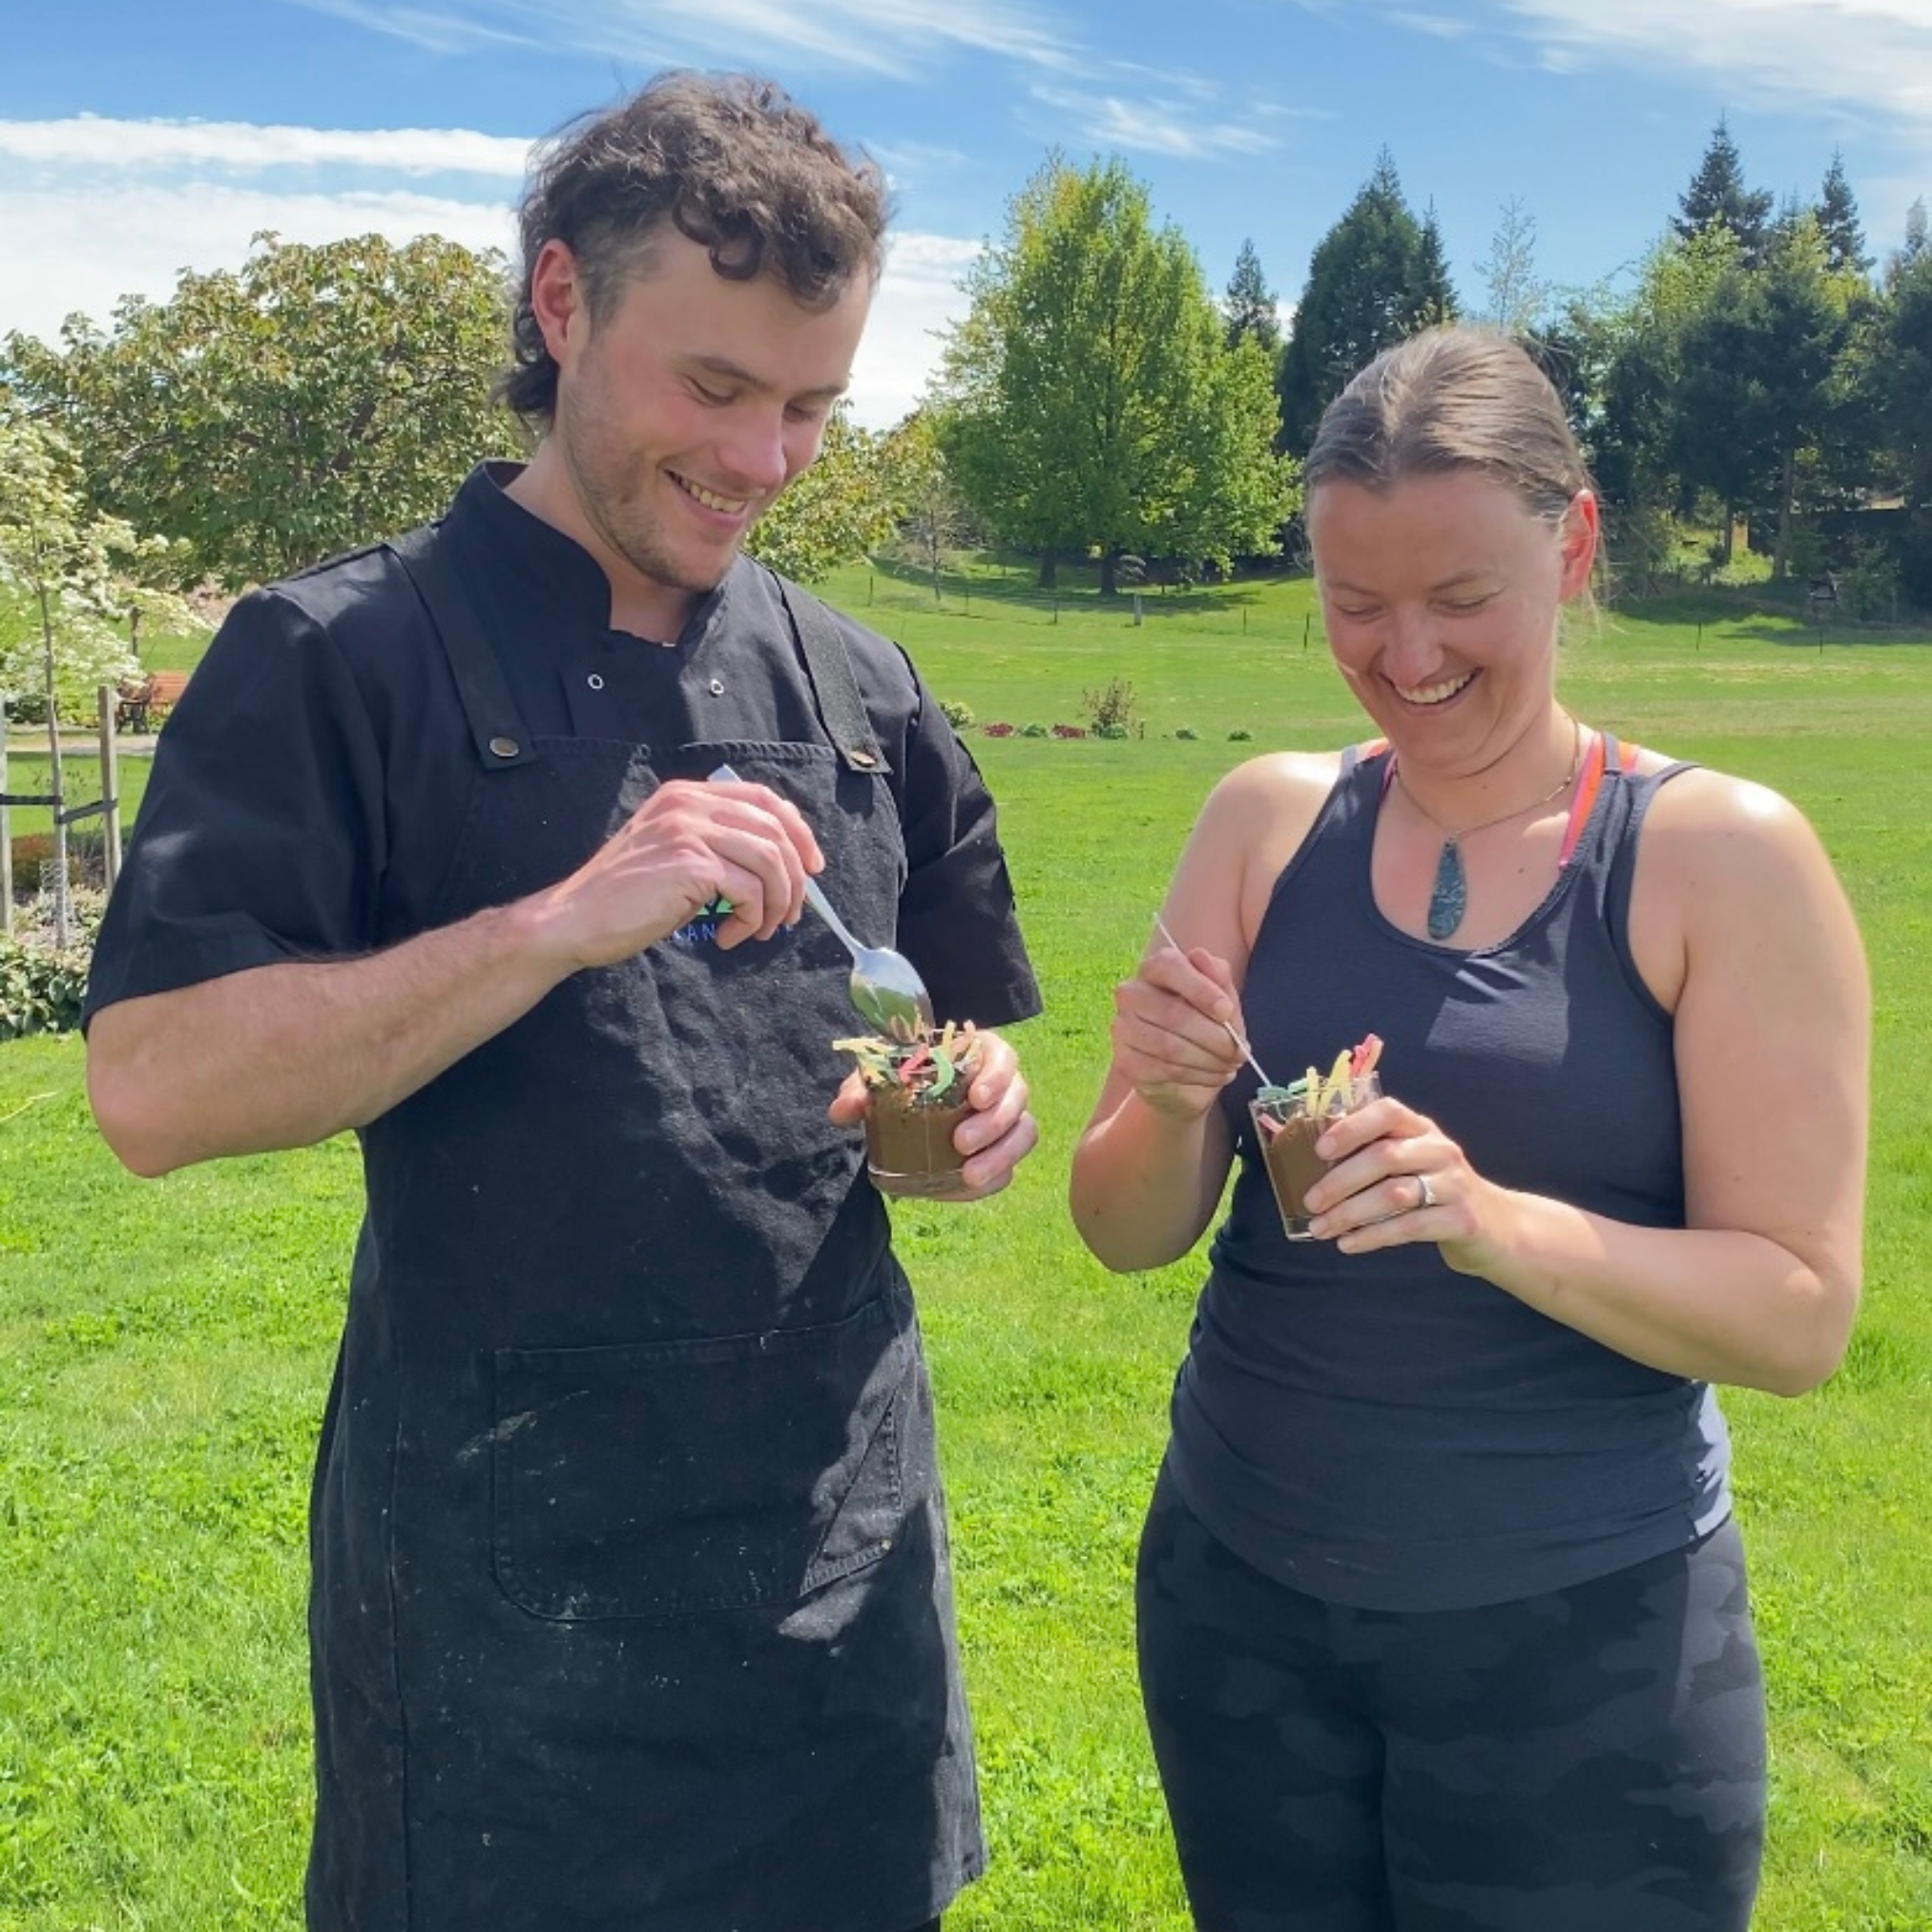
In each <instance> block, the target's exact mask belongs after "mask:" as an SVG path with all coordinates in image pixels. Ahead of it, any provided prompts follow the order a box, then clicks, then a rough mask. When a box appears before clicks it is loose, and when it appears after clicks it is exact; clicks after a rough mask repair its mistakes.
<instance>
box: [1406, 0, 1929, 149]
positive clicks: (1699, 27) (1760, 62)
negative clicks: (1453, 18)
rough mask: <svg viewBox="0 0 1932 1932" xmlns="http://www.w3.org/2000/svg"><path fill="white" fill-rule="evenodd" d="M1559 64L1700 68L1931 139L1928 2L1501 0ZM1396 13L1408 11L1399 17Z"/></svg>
mask: <svg viewBox="0 0 1932 1932" xmlns="http://www.w3.org/2000/svg"><path fill="white" fill-rule="evenodd" d="M1500 5H1501V12H1502V15H1503V16H1504V17H1506V19H1507V20H1509V21H1510V22H1512V23H1513V24H1514V26H1515V28H1516V29H1517V31H1520V32H1522V33H1524V34H1526V35H1527V36H1528V37H1529V38H1530V39H1531V40H1532V41H1533V42H1534V43H1535V44H1536V46H1537V47H1538V49H1539V51H1540V52H1541V55H1542V58H1543V61H1544V63H1545V65H1546V66H1549V67H1551V68H1555V69H1560V70H1563V71H1573V70H1575V69H1577V68H1580V67H1584V66H1588V65H1590V64H1592V63H1599V62H1613V63H1615V64H1617V65H1620V66H1625V67H1633V68H1640V69H1643V70H1646V71H1650V72H1665V73H1672V74H1673V75H1679V76H1681V75H1684V74H1686V73H1701V74H1704V75H1708V76H1710V77H1711V78H1713V79H1715V80H1717V81H1719V82H1721V83H1722V84H1723V86H1724V88H1725V90H1726V97H1727V98H1729V99H1731V100H1732V101H1734V102H1735V103H1737V104H1740V105H1742V104H1745V103H1748V102H1762V103H1765V104H1767V105H1774V106H1777V107H1782V108H1792V107H1811V108H1814V109H1823V110H1841V111H1844V112H1848V113H1857V114H1862V115H1864V116H1866V117H1868V118H1877V119H1879V120H1880V121H1884V122H1888V123H1890V124H1892V126H1893V127H1894V128H1895V129H1896V130H1897V131H1898V133H1900V134H1901V135H1903V136H1904V137H1906V138H1907V139H1908V140H1911V141H1913V142H1914V143H1915V144H1916V143H1926V142H1932V0H1695V4H1694V5H1691V6H1686V5H1684V4H1683V0H1614V4H1610V5H1607V4H1605V0H1500ZM1395 17H1397V18H1407V17H1408V16H1407V15H1406V14H1400V13H1399V14H1397V15H1396V16H1395Z"/></svg>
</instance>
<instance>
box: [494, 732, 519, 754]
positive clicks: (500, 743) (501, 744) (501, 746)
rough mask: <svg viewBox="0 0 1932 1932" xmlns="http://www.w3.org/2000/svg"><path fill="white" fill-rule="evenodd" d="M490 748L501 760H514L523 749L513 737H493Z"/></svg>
mask: <svg viewBox="0 0 1932 1932" xmlns="http://www.w3.org/2000/svg"><path fill="white" fill-rule="evenodd" d="M489 748H490V750H491V751H492V752H494V753H495V754H496V756H497V757H498V758H515V756H516V755H517V753H518V752H520V751H521V750H522V749H523V747H522V746H521V745H520V744H518V743H517V741H516V740H515V738H513V737H493V738H491V739H490V741H489Z"/></svg>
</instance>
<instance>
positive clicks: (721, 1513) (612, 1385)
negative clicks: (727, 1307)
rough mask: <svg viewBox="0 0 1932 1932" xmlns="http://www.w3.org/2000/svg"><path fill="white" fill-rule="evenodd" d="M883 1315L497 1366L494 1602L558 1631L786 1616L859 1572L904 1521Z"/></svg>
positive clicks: (913, 1360)
mask: <svg viewBox="0 0 1932 1932" xmlns="http://www.w3.org/2000/svg"><path fill="white" fill-rule="evenodd" d="M901 1304H902V1298H901V1297H900V1296H898V1295H896V1294H892V1293H889V1292H888V1294H886V1295H883V1296H881V1297H879V1298H876V1299H875V1300H873V1301H870V1302H868V1303H867V1304H866V1305H865V1306H864V1307H863V1308H862V1309H861V1310H860V1311H859V1312H858V1313H857V1314H856V1315H852V1316H848V1317H847V1318H846V1319H844V1320H842V1321H839V1322H833V1323H829V1324H827V1325H825V1326H822V1327H816V1328H801V1329H775V1330H770V1331H767V1332H765V1333H763V1334H758V1335H738V1336H726V1337H719V1338H716V1339H710V1340H699V1341H675V1342H651V1343H634V1344H625V1345H622V1346H617V1347H607V1348H533V1349H519V1348H505V1349H499V1350H497V1351H496V1355H495V1427H494V1429H493V1431H492V1434H491V1442H492V1448H491V1455H492V1462H493V1470H494V1481H493V1485H492V1488H493V1502H492V1508H493V1514H494V1525H493V1542H494V1558H495V1568H496V1578H497V1583H498V1585H499V1587H500V1588H501V1589H502V1590H503V1592H504V1594H505V1595H506V1596H507V1597H509V1600H510V1601H511V1602H512V1603H514V1604H516V1605H517V1606H518V1607H519V1608H520V1609H523V1610H529V1611H530V1613H531V1614H533V1615H536V1616H542V1617H551V1618H558V1619H564V1620H569V1621H577V1620H586V1619H596V1618H611V1617H672V1616H682V1615H688V1614H690V1613H692V1612H696V1611H704V1610H738V1609H748V1608H750V1607H753V1606H755V1605H763V1604H784V1603H791V1602H794V1601H796V1600H797V1599H798V1598H800V1597H801V1596H803V1595H805V1594H806V1593H807V1592H809V1591H811V1590H814V1589H819V1588H820V1587H821V1586H822V1585H824V1584H826V1583H830V1582H831V1581H833V1580H834V1579H835V1578H838V1577H841V1576H846V1575H849V1574H851V1573H852V1572H853V1571H855V1570H859V1569H862V1568H865V1567H866V1566H867V1565H869V1564H872V1563H876V1562H878V1561H879V1559H880V1558H881V1557H882V1556H883V1555H884V1554H885V1553H886V1551H887V1550H888V1549H889V1548H891V1546H892V1541H893V1539H894V1538H895V1536H896V1535H897V1533H898V1529H899V1526H900V1524H901V1523H902V1522H903V1521H904V1516H905V1513H906V1498H905V1496H904V1476H903V1471H902V1454H901V1438H902V1436H903V1434H904V1431H905V1428H906V1426H907V1424H908V1423H909V1421H910V1415H909V1408H910V1404H912V1403H913V1402H915V1401H916V1399H917V1387H918V1373H919V1357H918V1353H917V1350H916V1349H915V1348H914V1346H913V1333H914V1331H913V1330H912V1329H911V1327H910V1326H909V1325H901V1324H900V1323H899V1322H898V1321H897V1320H896V1319H895V1309H896V1308H898V1307H899V1306H900V1305H901ZM913 1500H914V1501H915V1502H918V1501H919V1500H921V1499H919V1498H914V1499H913Z"/></svg>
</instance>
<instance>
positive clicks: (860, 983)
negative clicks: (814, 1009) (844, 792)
mask: <svg viewBox="0 0 1932 1932" xmlns="http://www.w3.org/2000/svg"><path fill="white" fill-rule="evenodd" d="M708 776H709V778H710V779H711V780H712V781H714V782H721V783H725V784H736V783H738V782H739V779H738V775H737V773H736V772H735V771H733V770H732V768H731V767H730V766H729V765H719V766H718V768H717V770H716V771H715V772H712V773H710V774H708ZM805 904H807V905H809V906H810V907H811V908H812V910H813V911H814V912H816V913H817V914H818V915H819V917H820V918H821V919H822V920H823V921H824V922H825V924H827V925H828V926H830V927H831V928H832V931H833V933H834V935H835V936H836V937H837V939H838V941H839V943H840V944H841V945H842V946H843V947H844V948H845V950H846V951H847V952H848V953H850V954H851V955H852V976H851V978H850V979H849V980H848V981H847V982H846V991H847V993H848V995H849V996H850V998H851V1001H852V1008H853V1010H854V1011H855V1012H856V1013H857V1014H858V1015H859V1017H860V1018H861V1019H862V1020H863V1021H864V1022H865V1023H866V1025H868V1026H869V1027H870V1028H872V1030H873V1031H874V1032H875V1033H883V1035H884V1036H885V1037H886V1038H887V1039H891V1040H910V1039H915V1038H917V1037H918V1036H920V1035H921V1034H924V1033H929V1032H931V1031H932V1029H933V1015H932V995H931V994H930V993H928V992H927V991H926V989H925V982H924V980H923V979H921V978H920V976H919V969H918V967H917V966H914V965H913V964H912V962H911V961H910V960H909V959H907V958H906V957H905V955H904V953H903V952H894V951H893V950H892V949H891V947H889V946H883V945H860V944H859V942H858V941H857V940H856V939H854V938H853V937H852V935H851V934H850V933H849V932H848V931H846V929H845V922H844V921H843V920H842V919H841V918H840V917H839V915H838V914H837V913H836V912H834V911H833V910H832V904H831V902H830V901H829V900H828V899H827V898H826V897H825V895H824V894H823V893H822V892H821V891H820V889H819V883H818V881H817V880H815V879H807V880H806V881H805Z"/></svg>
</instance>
